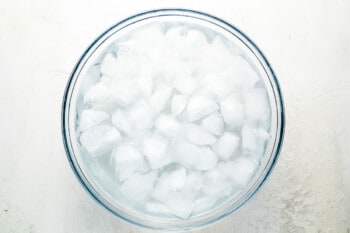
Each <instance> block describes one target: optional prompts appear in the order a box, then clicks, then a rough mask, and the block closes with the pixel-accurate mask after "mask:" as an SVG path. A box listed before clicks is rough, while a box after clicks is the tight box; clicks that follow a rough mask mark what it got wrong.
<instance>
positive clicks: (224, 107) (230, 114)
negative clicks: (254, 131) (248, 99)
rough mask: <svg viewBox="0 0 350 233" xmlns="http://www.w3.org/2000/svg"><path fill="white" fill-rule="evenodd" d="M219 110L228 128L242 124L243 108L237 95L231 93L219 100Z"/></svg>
mask: <svg viewBox="0 0 350 233" xmlns="http://www.w3.org/2000/svg"><path fill="white" fill-rule="evenodd" d="M220 111H221V113H222V116H223V118H224V121H225V123H226V125H227V128H228V129H230V130H233V129H237V128H240V127H241V126H242V124H243V121H244V108H243V104H242V103H240V102H239V100H238V98H237V96H235V95H231V96H228V97H226V98H224V99H223V100H222V101H220Z"/></svg>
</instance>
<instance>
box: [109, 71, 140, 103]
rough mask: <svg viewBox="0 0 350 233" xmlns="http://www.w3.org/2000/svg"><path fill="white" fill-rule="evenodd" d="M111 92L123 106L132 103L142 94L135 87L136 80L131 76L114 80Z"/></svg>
mask: <svg viewBox="0 0 350 233" xmlns="http://www.w3.org/2000/svg"><path fill="white" fill-rule="evenodd" d="M110 93H111V95H112V96H113V99H114V100H115V101H116V102H117V103H118V104H119V105H121V106H123V107H126V106H128V105H130V104H131V103H133V102H134V101H135V100H136V99H138V98H139V96H140V92H139V91H138V89H137V88H135V80H133V79H131V78H126V79H120V80H119V79H118V80H114V81H113V82H112V84H111V86H110Z"/></svg>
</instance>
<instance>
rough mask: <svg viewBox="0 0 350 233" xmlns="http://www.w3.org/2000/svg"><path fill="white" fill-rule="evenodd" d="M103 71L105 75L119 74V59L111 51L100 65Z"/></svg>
mask: <svg viewBox="0 0 350 233" xmlns="http://www.w3.org/2000/svg"><path fill="white" fill-rule="evenodd" d="M100 70H101V73H102V74H104V75H109V76H115V75H118V72H119V67H118V64H117V59H116V57H115V56H113V55H112V54H110V53H107V54H106V55H105V57H104V58H103V60H102V62H101V66H100Z"/></svg>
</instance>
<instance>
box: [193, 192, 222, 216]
mask: <svg viewBox="0 0 350 233" xmlns="http://www.w3.org/2000/svg"><path fill="white" fill-rule="evenodd" d="M216 201H217V199H216V198H212V197H206V196H202V197H200V198H198V199H196V200H195V202H194V208H193V213H194V214H197V213H202V212H204V211H207V210H209V209H210V208H212V207H213V206H214V205H215V203H216Z"/></svg>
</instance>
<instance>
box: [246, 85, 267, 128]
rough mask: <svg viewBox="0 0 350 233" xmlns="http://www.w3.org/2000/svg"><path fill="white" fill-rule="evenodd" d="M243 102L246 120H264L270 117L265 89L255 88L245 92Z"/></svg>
mask: <svg viewBox="0 0 350 233" xmlns="http://www.w3.org/2000/svg"><path fill="white" fill-rule="evenodd" d="M244 102H245V115H246V117H247V119H248V120H262V121H266V120H267V119H268V118H269V117H270V108H269V106H270V105H269V100H268V96H267V92H266V90H265V89H263V88H255V89H252V90H249V91H247V92H245V94H244Z"/></svg>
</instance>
